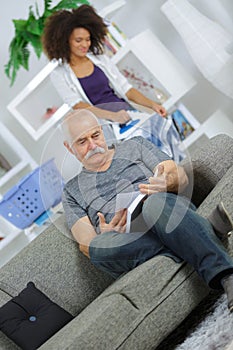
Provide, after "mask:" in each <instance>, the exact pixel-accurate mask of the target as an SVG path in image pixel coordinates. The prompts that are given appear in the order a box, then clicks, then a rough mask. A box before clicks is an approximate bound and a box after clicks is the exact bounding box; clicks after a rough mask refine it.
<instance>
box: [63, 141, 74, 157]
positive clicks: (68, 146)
mask: <svg viewBox="0 0 233 350" xmlns="http://www.w3.org/2000/svg"><path fill="white" fill-rule="evenodd" d="M63 145H64V146H65V148H67V149H68V151H69V152H70V153H72V154H74V151H73V150H72V148H71V147H70V145H69V143H68V142H67V141H64V142H63Z"/></svg>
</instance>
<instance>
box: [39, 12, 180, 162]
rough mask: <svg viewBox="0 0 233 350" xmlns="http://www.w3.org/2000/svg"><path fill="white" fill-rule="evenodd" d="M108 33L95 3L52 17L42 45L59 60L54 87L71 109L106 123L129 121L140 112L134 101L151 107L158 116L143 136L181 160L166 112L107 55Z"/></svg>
mask: <svg viewBox="0 0 233 350" xmlns="http://www.w3.org/2000/svg"><path fill="white" fill-rule="evenodd" d="M107 31H108V28H107V25H106V24H105V22H104V20H103V18H101V17H100V16H99V15H98V14H97V13H96V11H95V9H94V8H93V7H92V6H90V5H81V6H80V7H78V8H77V9H74V10H71V11H69V10H60V11H57V12H55V13H54V14H52V15H51V16H50V17H48V19H47V22H46V24H45V29H44V34H43V39H42V42H43V48H44V52H45V54H46V55H47V57H48V58H49V60H53V59H56V60H59V65H58V67H57V68H56V69H55V70H54V71H53V72H52V74H51V80H52V82H53V85H54V86H55V88H56V89H57V91H58V93H59V94H60V96H61V97H62V99H63V101H64V102H65V103H67V104H68V105H69V106H70V107H72V108H73V109H83V108H88V109H90V110H91V111H92V112H93V113H94V114H95V115H96V116H97V117H98V118H100V120H101V119H102V120H104V121H102V123H103V124H106V121H108V122H109V121H110V122H116V123H119V124H125V123H127V122H128V121H130V119H131V117H130V113H128V112H129V111H132V110H135V109H134V108H133V107H132V106H131V105H130V102H134V103H136V104H139V105H142V106H144V107H148V108H150V109H152V110H153V111H154V112H155V114H153V117H152V118H150V119H149V120H147V121H146V122H145V123H144V124H143V126H142V128H141V129H140V131H139V132H140V134H141V135H142V136H144V137H146V138H147V139H150V140H151V141H152V142H153V143H155V144H156V145H157V146H158V147H159V148H161V149H162V150H163V151H165V152H166V153H168V154H169V156H171V157H172V158H173V159H175V160H176V161H179V160H180V159H181V158H182V152H181V151H180V149H179V141H180V140H179V136H178V133H177V131H176V130H175V128H174V126H173V125H170V124H169V121H168V120H166V119H164V118H163V117H166V115H167V112H166V110H165V108H164V107H163V106H161V105H159V104H158V103H156V102H155V101H153V100H151V99H149V98H147V97H146V96H144V95H143V94H142V93H141V92H139V91H138V90H137V89H135V88H134V87H133V86H132V85H131V84H130V83H129V82H128V81H127V79H126V78H125V77H124V76H123V75H122V74H121V73H120V71H119V70H118V68H117V67H116V66H115V65H114V64H113V63H112V62H111V60H110V59H109V58H108V57H107V56H106V55H104V46H103V43H104V39H105V36H106V34H107ZM131 115H132V114H131ZM137 116H138V114H137ZM142 116H143V113H142ZM161 117H162V118H161ZM135 134H136V132H133V133H132V134H131V136H135ZM137 135H138V133H137ZM106 137H107V138H108V136H107V135H106Z"/></svg>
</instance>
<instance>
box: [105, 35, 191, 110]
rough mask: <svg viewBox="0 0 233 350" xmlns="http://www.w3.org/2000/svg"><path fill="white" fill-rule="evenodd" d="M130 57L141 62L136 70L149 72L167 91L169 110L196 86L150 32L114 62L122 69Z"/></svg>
mask: <svg viewBox="0 0 233 350" xmlns="http://www.w3.org/2000/svg"><path fill="white" fill-rule="evenodd" d="M128 54H133V55H134V56H135V58H136V59H137V61H139V62H140V64H139V65H138V67H136V68H135V69H136V70H137V69H138V70H139V71H140V69H144V70H147V71H148V73H149V74H150V76H152V77H154V79H155V81H156V82H157V85H160V86H161V88H162V89H163V90H164V91H167V93H168V96H169V98H168V99H167V101H166V102H165V103H164V107H165V108H166V109H167V110H168V109H170V108H171V107H172V106H173V105H174V104H175V103H176V102H177V101H178V100H179V99H181V98H182V97H183V96H184V95H185V94H186V93H187V92H188V91H190V90H191V89H192V88H193V87H194V86H195V84H196V81H195V80H194V78H193V77H192V76H191V74H190V73H189V72H188V71H187V70H185V68H184V67H183V66H182V65H181V63H180V62H179V61H178V60H177V59H176V58H175V56H173V54H172V53H171V52H170V51H169V50H168V49H167V48H166V47H165V46H164V45H163V43H162V42H161V41H160V40H159V39H158V38H157V37H156V36H155V35H154V34H153V33H152V32H151V30H149V29H147V30H145V31H143V32H142V33H140V34H138V35H136V36H135V37H133V38H132V39H130V40H128V41H127V43H126V45H125V46H124V47H122V48H121V49H120V50H119V51H118V52H117V53H116V54H115V55H114V56H113V58H112V60H113V62H114V63H116V64H117V66H119V65H120V63H121V61H122V60H123V59H125V57H126V56H127V55H128ZM156 82H155V84H156Z"/></svg>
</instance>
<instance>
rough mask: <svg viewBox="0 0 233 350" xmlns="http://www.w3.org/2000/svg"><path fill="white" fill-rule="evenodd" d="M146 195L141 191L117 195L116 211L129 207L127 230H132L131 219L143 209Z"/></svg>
mask: <svg viewBox="0 0 233 350" xmlns="http://www.w3.org/2000/svg"><path fill="white" fill-rule="evenodd" d="M144 197H146V195H145V194H142V193H141V192H139V191H135V192H129V193H119V194H118V195H117V197H116V211H119V210H121V209H125V208H127V209H128V210H127V220H126V232H130V226H131V221H132V220H133V219H135V218H136V217H137V216H138V215H139V214H140V212H141V210H142V204H143V199H144Z"/></svg>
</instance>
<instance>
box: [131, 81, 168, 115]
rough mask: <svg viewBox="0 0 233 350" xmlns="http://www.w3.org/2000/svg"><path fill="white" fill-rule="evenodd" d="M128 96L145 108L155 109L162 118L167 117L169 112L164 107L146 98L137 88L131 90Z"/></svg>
mask: <svg viewBox="0 0 233 350" xmlns="http://www.w3.org/2000/svg"><path fill="white" fill-rule="evenodd" d="M126 96H127V98H128V99H129V100H130V101H132V102H135V103H137V104H139V105H142V106H144V107H148V108H151V109H153V110H154V111H155V112H156V113H158V114H159V115H161V117H166V115H167V111H166V109H165V108H164V107H163V106H161V105H159V104H158V103H156V102H155V101H153V100H151V99H149V98H147V97H146V96H144V95H143V94H142V93H141V92H140V91H138V90H137V89H135V88H131V89H129V91H127V93H126Z"/></svg>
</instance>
